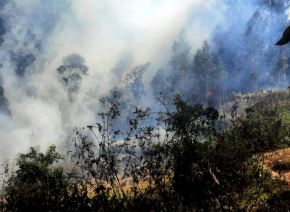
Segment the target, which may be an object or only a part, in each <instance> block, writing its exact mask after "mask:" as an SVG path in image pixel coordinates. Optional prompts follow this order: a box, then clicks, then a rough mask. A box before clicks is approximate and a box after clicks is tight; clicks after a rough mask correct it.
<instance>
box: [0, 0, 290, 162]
mask: <svg viewBox="0 0 290 212" xmlns="http://www.w3.org/2000/svg"><path fill="white" fill-rule="evenodd" d="M288 13H289V3H288V2H285V1H278V0H269V1H267V0H236V1H233V0H223V1H218V0H211V1H207V2H204V1H201V0H184V1H182V2H177V1H173V0H161V1H158V2H155V1H150V0H142V1H138V2H137V1H136V2H132V1H129V0H126V1H124V2H122V3H118V2H116V1H113V0H107V1H105V0H104V1H93V0H90V1H87V2H86V3H84V2H83V1H81V0H66V1H57V0H52V1H45V2H43V1H38V0H0V43H1V47H0V49H1V50H0V58H1V69H0V70H1V72H0V111H1V112H0V137H1V140H0V147H1V148H0V149H1V150H0V155H1V157H3V158H7V157H10V155H13V154H15V153H17V152H19V151H20V150H22V149H23V148H28V146H30V145H33V146H35V145H39V146H40V147H41V148H42V147H45V146H47V145H48V144H49V143H62V142H64V141H68V142H69V141H70V140H71V139H70V135H71V133H72V129H73V128H74V127H78V126H86V125H89V124H94V123H95V122H96V119H97V114H98V111H100V110H102V107H101V105H100V104H99V100H100V99H101V98H103V97H106V96H110V90H112V89H115V91H117V93H118V98H119V100H120V105H121V112H122V114H121V115H122V116H121V117H122V120H120V121H119V122H118V123H117V124H118V125H119V126H122V123H123V122H125V121H128V120H129V118H130V115H131V114H130V112H129V111H132V109H134V108H135V107H136V106H143V107H151V108H152V111H159V110H160V105H159V104H158V103H157V102H156V97H160V96H162V97H164V96H165V97H169V98H170V97H172V96H174V95H175V94H180V95H181V96H182V97H183V98H184V99H185V100H186V101H188V102H198V103H202V104H205V105H206V104H214V105H215V106H217V107H218V106H220V105H224V104H225V103H227V102H229V101H232V93H233V92H242V93H248V92H253V91H257V90H260V89H271V88H286V87H287V86H288V83H289V82H288V80H289V75H290V67H289V65H288V63H289V53H290V49H289V46H283V47H277V46H275V45H274V43H275V42H276V41H277V40H278V38H279V37H280V36H281V34H282V32H283V30H284V29H285V27H286V26H287V25H288Z"/></svg>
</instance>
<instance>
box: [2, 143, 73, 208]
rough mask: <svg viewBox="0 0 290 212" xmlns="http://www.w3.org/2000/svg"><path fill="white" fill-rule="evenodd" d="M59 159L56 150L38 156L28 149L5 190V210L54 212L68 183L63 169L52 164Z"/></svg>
mask: <svg viewBox="0 0 290 212" xmlns="http://www.w3.org/2000/svg"><path fill="white" fill-rule="evenodd" d="M60 159H62V156H61V155H60V154H59V153H57V152H56V147H55V146H51V147H49V149H48V151H47V152H46V153H45V154H43V153H38V152H37V151H36V150H35V149H34V148H31V149H30V151H29V152H28V153H27V154H20V155H19V157H18V159H17V163H16V165H17V166H18V169H17V171H16V172H15V173H13V175H12V176H11V177H10V179H9V180H8V182H7V186H6V187H5V196H6V202H7V205H6V208H7V210H8V211H10V210H12V211H57V210H60V209H61V206H62V204H61V203H62V201H63V198H64V196H65V193H66V192H67V190H66V189H67V185H68V182H67V180H66V179H65V178H64V175H63V170H62V168H57V167H54V165H55V164H56V163H57V162H58V161H59V160H60Z"/></svg>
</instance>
